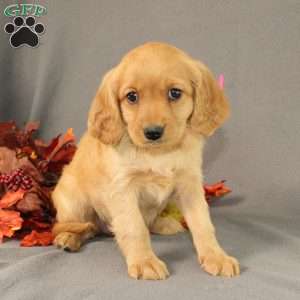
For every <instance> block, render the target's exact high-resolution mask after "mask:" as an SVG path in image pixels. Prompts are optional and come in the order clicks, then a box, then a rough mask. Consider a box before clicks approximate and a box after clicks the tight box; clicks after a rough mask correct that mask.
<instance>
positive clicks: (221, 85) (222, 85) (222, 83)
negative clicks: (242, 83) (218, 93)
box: [218, 74, 224, 90]
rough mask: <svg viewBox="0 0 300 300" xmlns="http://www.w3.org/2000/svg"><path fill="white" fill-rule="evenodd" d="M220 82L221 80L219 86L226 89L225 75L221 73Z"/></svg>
mask: <svg viewBox="0 0 300 300" xmlns="http://www.w3.org/2000/svg"><path fill="white" fill-rule="evenodd" d="M218 82H219V87H220V88H221V90H223V89H224V75H223V74H220V75H219V78H218Z"/></svg>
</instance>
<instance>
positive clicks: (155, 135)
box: [144, 126, 164, 141]
mask: <svg viewBox="0 0 300 300" xmlns="http://www.w3.org/2000/svg"><path fill="white" fill-rule="evenodd" d="M163 133H164V128H163V127H161V126H149V127H146V128H145V129H144V135H145V137H146V138H147V139H148V140H151V141H155V140H158V139H159V138H160V137H161V136H162V135H163Z"/></svg>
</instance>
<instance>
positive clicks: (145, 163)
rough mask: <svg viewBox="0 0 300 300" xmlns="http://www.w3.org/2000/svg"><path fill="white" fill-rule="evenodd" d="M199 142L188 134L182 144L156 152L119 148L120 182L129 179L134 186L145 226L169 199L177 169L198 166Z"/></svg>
mask: <svg viewBox="0 0 300 300" xmlns="http://www.w3.org/2000/svg"><path fill="white" fill-rule="evenodd" d="M202 145H203V142H202V141H199V139H197V140H196V139H195V138H193V137H191V138H190V139H188V140H186V141H185V143H184V144H183V146H182V147H180V148H178V149H176V150H174V151H171V152H167V153H163V154H159V155H157V154H155V155H153V154H149V153H147V152H142V151H138V150H136V149H134V148H130V147H126V151H121V153H120V156H119V158H120V161H119V163H120V164H121V169H122V173H123V176H122V177H123V179H124V181H123V182H126V181H127V182H128V183H129V182H130V184H131V185H133V186H134V188H135V189H136V191H137V194H138V197H139V206H140V209H141V212H142V214H143V216H144V219H145V222H146V223H147V224H148V225H150V224H151V223H152V222H153V221H154V219H155V218H156V216H157V215H158V214H159V213H160V212H161V211H162V210H163V209H164V207H165V206H166V205H167V203H168V200H170V199H171V198H172V192H173V191H174V189H175V186H176V177H177V175H178V172H181V173H182V172H184V171H185V170H188V169H191V168H195V166H197V167H198V168H200V165H201V150H202ZM119 171H120V169H119ZM119 175H120V173H119Z"/></svg>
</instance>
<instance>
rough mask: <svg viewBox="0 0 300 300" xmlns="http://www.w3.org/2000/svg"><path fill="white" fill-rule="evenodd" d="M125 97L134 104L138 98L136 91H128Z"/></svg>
mask: <svg viewBox="0 0 300 300" xmlns="http://www.w3.org/2000/svg"><path fill="white" fill-rule="evenodd" d="M126 98H127V101H128V102H129V103H130V104H134V103H136V102H137V101H138V100H139V97H138V94H137V93H136V92H129V93H128V94H127V95H126Z"/></svg>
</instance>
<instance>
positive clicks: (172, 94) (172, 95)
mask: <svg viewBox="0 0 300 300" xmlns="http://www.w3.org/2000/svg"><path fill="white" fill-rule="evenodd" d="M181 94H182V91H181V90H180V89H175V88H173V89H170V90H169V92H168V97H169V99H170V100H171V101H176V100H178V99H179V98H180V97H181Z"/></svg>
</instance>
